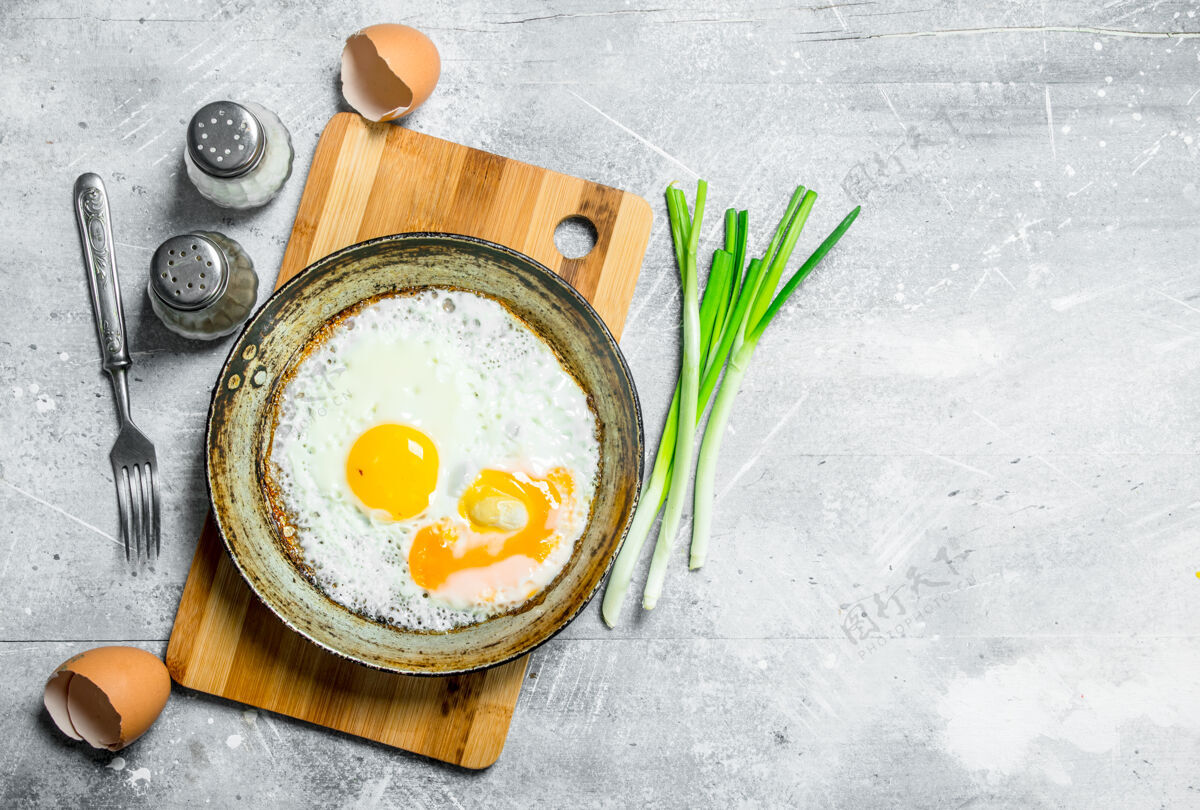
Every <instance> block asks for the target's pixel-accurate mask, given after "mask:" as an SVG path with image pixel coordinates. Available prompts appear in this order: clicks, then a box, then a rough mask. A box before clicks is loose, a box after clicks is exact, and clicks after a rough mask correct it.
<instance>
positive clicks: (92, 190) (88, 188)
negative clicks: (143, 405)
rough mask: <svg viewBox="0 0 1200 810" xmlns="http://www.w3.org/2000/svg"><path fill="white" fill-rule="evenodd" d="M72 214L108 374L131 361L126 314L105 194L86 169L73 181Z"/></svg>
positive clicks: (96, 179) (122, 367)
mask: <svg viewBox="0 0 1200 810" xmlns="http://www.w3.org/2000/svg"><path fill="white" fill-rule="evenodd" d="M75 216H76V220H77V221H78V224H79V241H80V243H81V245H82V247H83V261H84V265H85V266H86V268H87V279H88V288H89V289H90V290H91V293H92V311H93V312H94V313H95V315H96V332H97V334H98V336H99V338H100V354H101V359H102V361H103V364H104V370H105V371H107V372H109V373H110V374H111V373H112V372H113V371H115V370H117V369H124V368H127V367H128V366H129V365H130V364H131V361H130V359H129V350H128V347H127V346H126V345H125V315H124V312H123V311H122V309H121V284H120V282H119V281H118V280H117V259H116V255H115V254H114V252H113V237H112V224H111V218H110V215H109V210H108V194H107V193H105V191H104V183H103V182H102V181H101V180H100V177H99V176H98V175H95V174H92V173H91V172H89V173H87V174H83V175H80V176H79V179H78V180H76V181H75Z"/></svg>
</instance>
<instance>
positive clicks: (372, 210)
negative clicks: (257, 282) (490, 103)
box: [167, 113, 651, 768]
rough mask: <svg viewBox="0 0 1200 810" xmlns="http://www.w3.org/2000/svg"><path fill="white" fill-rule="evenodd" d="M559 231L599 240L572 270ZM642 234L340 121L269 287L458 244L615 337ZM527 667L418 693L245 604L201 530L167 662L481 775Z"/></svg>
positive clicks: (499, 172) (607, 195)
mask: <svg viewBox="0 0 1200 810" xmlns="http://www.w3.org/2000/svg"><path fill="white" fill-rule="evenodd" d="M571 216H582V217H585V218H587V219H588V220H590V221H591V222H592V223H593V224H594V225H595V228H596V233H597V236H598V238H597V242H596V246H595V247H594V248H593V249H592V251H591V252H590V253H588V254H587V255H586V256H584V257H582V258H579V259H566V258H564V257H563V256H562V255H561V254H560V253H559V252H558V249H557V248H556V247H555V245H554V230H555V228H556V226H557V225H558V224H559V223H560V222H561V221H562V220H563V219H565V218H568V217H571ZM650 223H651V211H650V207H649V206H648V205H647V204H646V202H645V200H643V199H641V198H640V197H637V196H635V195H633V194H629V193H627V192H624V191H620V190H618V189H614V188H609V187H607V186H601V185H598V184H596V183H590V182H588V181H586V180H580V179H579V178H576V177H570V176H568V175H564V174H558V173H557V172H551V171H547V170H545V169H540V168H538V167H536V166H530V165H528V164H526V163H520V162H518V161H515V160H509V159H507V158H503V157H500V156H498V155H493V154H491V153H488V152H482V151H480V150H478V149H470V148H468V147H465V146H460V145H458V144H454V143H450V142H448V141H443V140H440V139H438V138H432V137H430V136H428V135H421V134H418V133H415V132H412V131H410V130H407V129H404V128H403V127H399V126H394V125H391V124H368V123H367V122H366V121H364V120H363V119H362V118H360V117H359V116H357V115H353V114H350V113H339V114H337V115H335V116H334V117H333V118H332V119H331V120H330V121H329V123H328V124H327V125H326V127H325V131H324V132H323V133H322V134H321V138H320V140H319V141H318V143H317V151H316V154H315V155H314V157H313V162H312V168H311V169H310V171H309V175H308V182H307V184H306V185H305V187H304V195H303V197H302V198H301V200H300V210H299V212H298V213H297V214H296V222H295V225H294V226H293V228H292V235H291V240H290V241H289V242H288V246H287V251H286V252H285V254H284V257H283V266H282V267H281V268H280V270H279V278H278V282H277V286H278V284H282V283H283V282H285V281H287V280H288V279H289V278H291V277H292V276H294V275H296V274H297V273H298V272H300V271H301V270H302V269H304V268H305V267H306V266H308V265H309V264H311V263H312V262H314V261H316V260H317V259H319V258H321V257H323V256H326V255H328V254H330V253H332V252H333V251H335V250H338V249H339V248H342V247H345V246H347V245H351V244H354V243H356V242H361V241H363V240H365V239H371V238H373V237H376V236H386V235H388V234H393V233H404V232H410V231H443V232H450V233H459V234H466V235H469V236H477V237H481V238H483V239H488V240H491V241H493V242H498V243H500V244H503V245H507V246H508V247H511V248H514V249H516V250H519V251H520V252H522V253H524V254H526V255H528V256H531V257H533V258H534V259H536V260H538V261H539V262H541V263H542V264H545V265H546V266H547V267H549V268H550V269H552V270H554V271H555V272H557V273H558V274H559V275H561V276H562V277H563V278H565V279H567V281H569V282H570V283H571V284H572V285H573V286H574V287H575V288H576V289H577V290H579V291H580V292H581V293H582V294H583V295H584V296H586V297H587V298H588V299H589V300H590V301H591V302H592V305H593V306H595V308H596V310H597V312H599V313H600V316H601V317H602V318H604V320H605V322H606V323H607V324H608V326H609V328H610V329H611V330H612V332H613V334H614V335H616V336H617V337H619V336H620V333H621V326H622V325H623V323H624V321H625V313H626V311H627V310H628V308H629V299H630V298H631V297H632V295H633V288H634V284H635V283H636V281H637V276H638V271H639V269H640V268H641V263H642V257H643V255H644V254H645V251H646V242H647V240H648V239H649V235H650ZM527 659H528V656H525V657H523V658H521V659H519V660H517V661H512V662H510V663H508V664H504V665H502V666H499V667H494V668H492V669H489V670H486V671H483V672H476V673H471V674H467V675H460V676H453V677H447V678H416V677H408V676H402V675H394V674H390V673H385V672H380V671H377V670H373V669H369V668H367V667H364V666H361V665H359V664H355V663H353V662H350V661H347V660H345V659H342V658H339V657H337V656H335V655H333V654H331V653H328V652H325V651H324V650H322V649H320V648H319V647H317V646H316V645H314V644H312V643H310V642H309V641H307V640H305V639H304V638H303V637H301V636H300V635H298V634H296V633H295V632H293V631H292V630H290V629H288V628H287V627H286V626H285V625H284V624H283V623H282V622H281V621H279V619H277V618H275V615H274V614H272V613H271V612H270V611H269V610H267V608H266V607H265V606H263V604H262V603H261V602H259V601H258V599H257V598H256V597H255V596H254V595H253V593H252V592H251V591H250V588H249V586H247V585H246V583H245V582H244V581H243V580H242V578H241V576H240V575H239V574H238V572H237V569H236V568H235V567H234V565H233V562H232V561H231V560H230V559H229V555H228V553H227V552H226V550H225V546H224V543H222V541H221V538H220V536H219V534H218V533H217V531H216V527H215V525H214V523H213V521H212V517H211V515H210V516H209V519H208V520H206V521H205V525H204V530H203V532H202V533H201V535H200V541H199V545H198V546H197V548H196V555H195V558H194V559H193V560H192V567H191V570H190V571H189V573H188V579H187V584H186V585H185V586H184V590H183V597H182V599H181V600H180V603H179V612H178V613H177V614H176V617H175V626H174V629H173V630H172V632H171V640H170V644H169V645H168V648H167V667H168V668H169V669H170V671H171V676H172V677H173V678H174V679H175V680H176V682H178V683H179V684H181V685H182V686H186V687H189V688H191V689H196V690H199V691H201V692H208V693H210V694H213V695H218V696H220V697H224V698H228V699H230V700H236V701H239V702H242V703H248V704H250V705H252V706H257V707H259V708H262V709H267V710H269V711H273V712H278V713H280V714H285V715H289V716H291V717H297V718H300V719H302V720H307V721H309V722H312V723H317V724H320V725H323V726H328V727H330V728H334V729H337V730H339V731H344V732H347V733H350V734H356V735H359V736H362V737H367V738H369V739H372V740H376V741H378V742H381V743H384V744H386V745H392V746H396V747H397V748H404V749H407V750H409V751H414V752H416V753H418V754H424V755H425V756H429V757H434V758H436V759H441V760H445V761H446V762H452V763H454V764H457V765H462V766H465V767H468V768H486V767H487V766H488V765H491V764H492V763H493V762H495V761H496V758H497V757H499V755H500V750H501V749H502V748H503V747H504V739H505V737H506V735H507V734H508V726H509V722H510V721H511V720H512V714H513V709H514V707H515V706H516V703H517V696H518V695H519V694H520V691H521V682H522V681H523V679H524V675H525V664H526V662H527Z"/></svg>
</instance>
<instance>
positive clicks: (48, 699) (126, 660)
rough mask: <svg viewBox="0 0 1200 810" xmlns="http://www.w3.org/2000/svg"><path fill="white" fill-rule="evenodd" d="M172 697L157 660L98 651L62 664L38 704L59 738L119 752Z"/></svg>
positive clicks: (133, 651) (124, 650)
mask: <svg viewBox="0 0 1200 810" xmlns="http://www.w3.org/2000/svg"><path fill="white" fill-rule="evenodd" d="M170 694H171V676H170V675H168V674H167V668H166V667H165V666H163V662H162V661H160V660H159V659H158V658H157V657H155V656H153V655H151V654H150V653H148V652H146V651H145V650H139V649H137V648H136V647H97V648H96V649H94V650H88V651H87V652H84V653H80V654H79V655H76V656H72V657H71V658H68V659H67V660H66V661H64V662H63V663H62V664H61V665H60V666H59V668H58V669H57V670H55V672H54V674H53V675H51V676H50V680H48V681H46V689H45V691H44V692H43V694H42V700H43V702H44V703H45V704H46V711H48V712H49V713H50V717H51V719H53V720H54V724H55V725H56V726H58V728H59V730H60V731H62V733H63V734H66V735H67V736H68V737H70V738H71V739H73V740H84V741H86V742H87V743H88V745H90V746H92V747H93V748H107V749H108V750H109V751H120V750H121V749H122V748H124V747H125V746H127V745H129V744H130V743H131V742H133V741H134V740H136V739H137V738H138V737H140V736H142V735H143V734H145V733H146V731H147V729H149V728H150V726H151V725H152V724H153V723H154V721H155V720H156V719H158V715H159V714H160V713H161V712H162V710H163V707H164V706H166V705H167V697H168V696H169V695H170Z"/></svg>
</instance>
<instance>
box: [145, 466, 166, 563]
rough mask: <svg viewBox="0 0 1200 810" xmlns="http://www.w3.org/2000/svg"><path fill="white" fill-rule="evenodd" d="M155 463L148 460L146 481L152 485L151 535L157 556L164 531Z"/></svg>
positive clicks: (150, 502)
mask: <svg viewBox="0 0 1200 810" xmlns="http://www.w3.org/2000/svg"><path fill="white" fill-rule="evenodd" d="M154 478H155V476H154V464H153V463H152V462H147V464H146V481H147V483H148V485H149V487H150V497H149V499H148V502H149V504H150V514H151V519H150V532H151V534H150V536H151V538H152V539H153V540H154V556H155V557H157V556H158V555H159V553H160V552H161V551H162V532H161V526H160V518H159V504H158V483H157V482H156V481H155V480H154Z"/></svg>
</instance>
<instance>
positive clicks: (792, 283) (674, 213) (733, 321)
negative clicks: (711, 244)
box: [601, 180, 858, 627]
mask: <svg viewBox="0 0 1200 810" xmlns="http://www.w3.org/2000/svg"><path fill="white" fill-rule="evenodd" d="M706 196H707V184H706V183H705V182H704V181H703V180H701V181H700V182H699V183H698V185H697V190H696V204H695V211H694V214H693V213H692V212H691V211H689V210H688V204H687V198H686V196H685V195H684V193H683V192H682V191H681V190H679V189H677V188H675V187H674V186H670V187H668V188H667V192H666V198H667V211H668V215H669V219H670V227H671V238H672V242H673V244H674V249H675V260H676V263H677V264H678V266H679V272H680V281H681V286H682V291H683V352H682V358H681V362H680V372H679V380H678V381H677V383H676V385H675V393H674V396H673V398H672V400H671V407H670V408H669V409H668V412H667V420H666V424H665V425H664V427H663V433H662V438H661V440H660V442H659V446H658V451H657V453H656V454H655V458H654V465H653V468H652V471H651V473H650V477H649V478H648V479H647V481H646V484H645V486H644V487H643V488H642V492H641V497H640V499H639V501H638V505H637V509H636V510H635V512H634V515H633V520H632V521H631V523H630V528H629V532H628V534H627V536H626V538H625V542H624V544H623V545H622V547H621V550H620V552H619V553H618V555H617V559H616V561H615V562H614V564H613V569H612V573H611V575H610V577H609V581H608V588H607V589H606V591H605V594H604V602H603V606H602V609H601V613H602V615H603V617H604V621H605V622H606V623H607V624H608V625H609V626H610V627H612V626H614V625H615V624H616V621H617V618H618V616H619V614H620V610H621V606H622V604H623V602H624V600H625V596H626V595H627V593H628V590H629V585H630V582H631V580H632V578H633V569H634V568H635V567H636V566H637V561H638V558H639V557H640V556H641V552H642V549H643V548H644V546H645V542H646V539H647V537H649V534H650V530H651V528H652V527H653V525H654V521H655V518H656V517H657V515H658V513H659V511H660V510H662V509H663V506H664V504H665V505H666V510H665V512H664V514H663V522H662V526H661V527H660V531H659V536H658V540H657V542H656V544H655V550H654V555H653V558H652V560H651V564H650V572H649V575H648V576H647V580H646V586H645V591H644V593H643V600H642V606H643V607H644V608H646V609H647V610H649V609H652V608H653V607H654V606H655V604H656V603H657V600H658V597H659V596H660V595H661V593H662V586H663V581H664V579H665V576H666V566H667V562H668V561H669V559H670V554H671V549H672V546H673V545H674V540H675V536H676V535H677V534H678V528H679V523H680V520H681V519H682V514H683V499H684V498H685V497H686V495H687V489H688V484H689V483H690V480H689V479H690V478H691V472H692V453H693V449H694V445H695V433H696V429H697V427H698V425H699V422H700V420H701V418H702V416H703V414H704V411H705V410H706V409H707V407H708V403H709V400H710V399H712V397H713V394H714V392H716V391H717V385H718V382H720V391H719V393H717V400H716V404H715V405H714V406H713V412H712V414H711V416H710V417H709V424H708V426H707V427H706V430H705V432H704V434H703V441H702V443H701V448H700V458H699V461H698V464H697V467H696V491H695V496H694V497H695V519H694V522H693V534H692V548H691V556H690V565H691V567H693V568H697V567H699V566H700V565H702V564H703V562H704V559H705V555H706V552H707V547H708V538H709V534H710V527H711V506H712V491H713V484H714V480H715V471H716V461H717V457H718V454H719V450H720V442H721V437H722V436H723V434H724V432H725V428H726V425H727V424H728V421H729V415H730V412H731V410H732V406H733V401H734V399H735V398H736V396H737V391H738V388H739V387H740V386H741V382H742V379H743V378H744V377H745V374H746V369H747V367H748V364H749V361H750V358H751V357H752V356H753V354H754V351H755V349H756V348H757V345H758V341H759V340H760V339H761V337H762V334H763V332H764V330H765V329H766V327H767V325H768V324H769V323H770V322H771V320H772V319H773V318H774V317H775V316H776V315H777V314H778V312H779V310H780V308H782V306H783V305H784V303H786V301H787V299H788V297H789V296H790V295H791V294H792V293H793V292H794V291H795V290H796V288H797V287H798V286H799V285H800V283H801V282H802V281H803V280H804V278H805V277H806V276H807V275H808V274H809V273H810V272H812V270H813V268H814V267H816V265H817V264H818V263H819V262H820V261H821V259H822V258H824V256H825V254H826V253H828V252H829V250H830V249H831V248H832V247H833V246H834V245H835V244H836V243H837V241H838V239H840V238H841V236H842V234H844V233H845V231H846V229H847V228H849V226H850V224H851V223H852V222H853V221H854V218H855V217H856V216H857V215H858V209H857V208H856V209H855V210H854V211H852V212H851V213H850V215H849V216H847V217H846V219H845V220H843V221H842V223H841V225H839V226H838V228H837V229H835V230H834V232H833V233H832V234H831V235H830V236H829V237H828V238H827V239H826V240H825V242H823V243H822V244H821V246H820V247H818V248H817V250H816V251H814V253H813V254H812V256H810V257H809V258H808V260H807V261H806V262H805V263H804V264H803V265H802V266H801V268H800V269H799V270H798V271H797V272H796V273H794V274H793V275H792V277H791V278H790V279H788V281H787V283H786V284H785V285H784V287H783V289H782V290H781V291H780V292H779V294H778V295H776V294H775V288H776V287H777V286H778V285H779V281H780V279H781V278H782V275H783V271H784V269H786V266H787V263H788V260H789V259H790V258H791V254H792V252H793V250H794V249H795V246H796V242H797V240H798V239H799V236H800V231H801V230H802V229H803V227H804V225H805V223H806V222H807V220H808V216H809V213H810V212H811V210H812V207H813V204H814V203H815V202H816V196H817V195H816V193H815V192H812V191H808V190H806V189H805V188H804V187H803V186H801V187H799V188H797V189H796V191H795V193H793V194H792V197H791V200H790V201H789V203H788V206H787V209H786V211H785V212H784V215H783V218H782V219H781V220H780V222H779V225H778V227H777V228H776V229H775V233H774V235H773V237H772V239H771V242H770V244H769V245H768V247H767V251H766V253H765V254H764V255H763V257H762V258H761V259H752V260H751V261H750V263H749V265H748V266H747V265H746V249H747V243H748V237H749V214H748V213H747V212H746V211H735V210H733V209H730V210H728V211H726V212H725V244H724V247H723V248H718V249H717V250H715V251H713V256H712V264H711V267H710V270H709V273H708V280H707V283H706V284H705V287H704V293H703V296H700V295H699V281H698V278H697V268H696V253H697V248H698V245H699V235H700V228H701V226H702V224H703V221H704V203H705V198H706ZM743 269H744V272H743ZM772 296H774V297H772ZM697 298H699V299H700V300H699V301H697ZM731 355H732V356H731ZM727 360H728V364H727V363H726V361H727ZM723 370H724V371H725V377H724V379H723V380H722V379H721V374H722V371H723Z"/></svg>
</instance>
